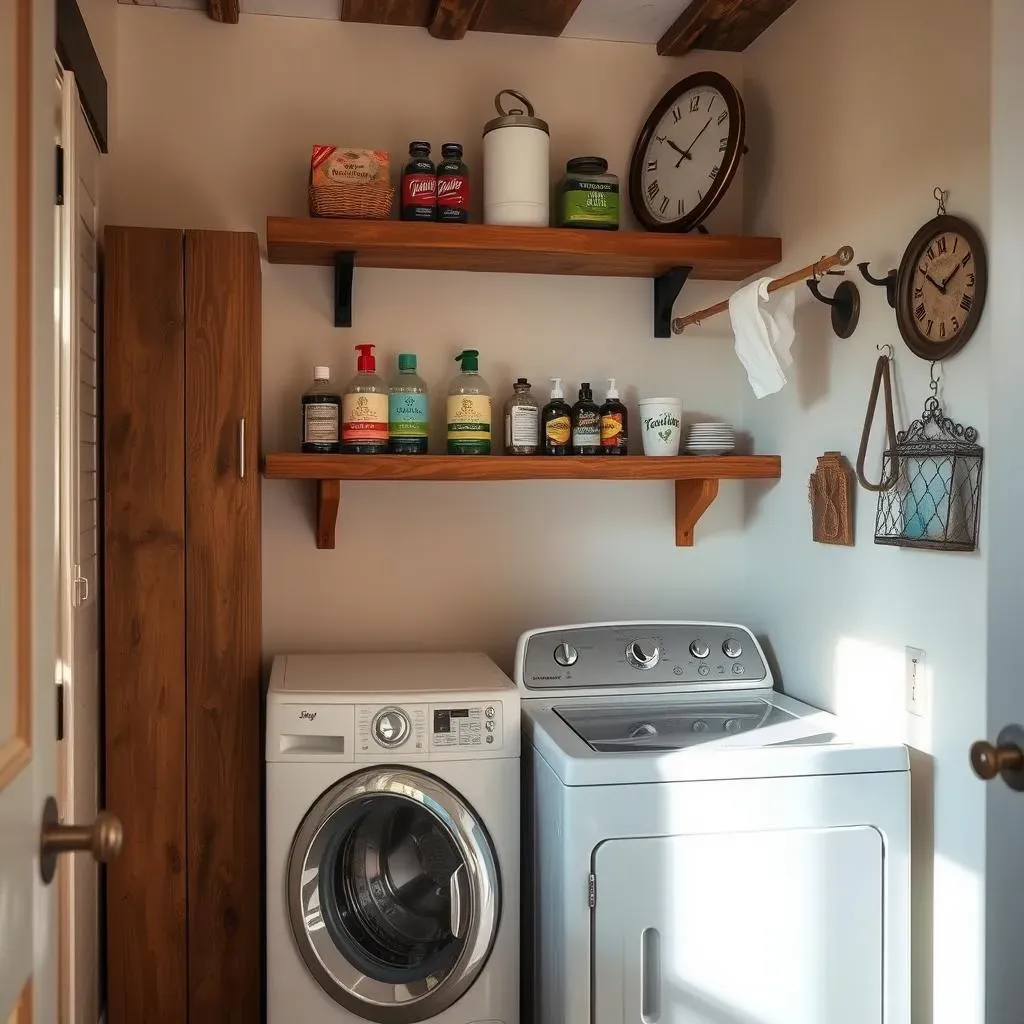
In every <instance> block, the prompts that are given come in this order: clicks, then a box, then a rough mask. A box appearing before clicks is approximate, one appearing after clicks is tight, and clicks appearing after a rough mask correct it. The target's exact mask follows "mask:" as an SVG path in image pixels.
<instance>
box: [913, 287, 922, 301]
mask: <svg viewBox="0 0 1024 1024" xmlns="http://www.w3.org/2000/svg"><path fill="white" fill-rule="evenodd" d="M923 295H924V289H923V288H915V289H914V298H915V299H920V298H921V297H922V296H923Z"/></svg>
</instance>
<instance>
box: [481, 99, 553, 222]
mask: <svg viewBox="0 0 1024 1024" xmlns="http://www.w3.org/2000/svg"><path fill="white" fill-rule="evenodd" d="M502 96H512V97H514V98H515V99H517V100H519V101H520V102H521V103H522V104H523V106H524V107H525V108H526V109H525V111H524V110H523V109H520V108H519V107H513V108H511V109H510V110H507V111H506V110H503V109H502V106H501V98H502ZM494 106H495V107H496V109H497V111H498V115H499V116H498V117H496V118H494V120H492V121H488V122H487V124H485V125H484V223H485V224H512V225H525V226H529V227H544V228H546V227H547V226H548V223H549V220H548V217H549V214H548V203H549V199H550V194H551V185H550V150H551V136H550V133H549V131H548V125H547V122H546V121H542V120H541V119H540V118H539V117H535V116H534V112H533V104H532V103H530V101H529V100H528V99H527V98H526V97H525V96H524V95H523V94H522V93H520V92H516V91H515V90H514V89H502V90H501V92H499V93H498V95H497V96H495V97H494Z"/></svg>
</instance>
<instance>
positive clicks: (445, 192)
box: [437, 142, 469, 224]
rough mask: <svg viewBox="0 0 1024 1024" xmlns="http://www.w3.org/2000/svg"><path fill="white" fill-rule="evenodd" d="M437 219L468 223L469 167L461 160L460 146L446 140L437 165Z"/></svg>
mask: <svg viewBox="0 0 1024 1024" xmlns="http://www.w3.org/2000/svg"><path fill="white" fill-rule="evenodd" d="M437 219H438V220H440V221H445V222H446V223H449V224H468V223H469V168H468V167H467V166H466V165H465V163H463V161H462V146H461V145H459V143H457V142H446V143H444V145H443V146H441V162H440V163H439V164H438V165H437Z"/></svg>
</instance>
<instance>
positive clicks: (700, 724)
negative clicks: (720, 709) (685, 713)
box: [690, 718, 708, 732]
mask: <svg viewBox="0 0 1024 1024" xmlns="http://www.w3.org/2000/svg"><path fill="white" fill-rule="evenodd" d="M690 728H692V729H693V731H694V732H707V731H708V723H707V722H705V721H704V719H703V718H698V719H697V721H696V722H694V723H693V725H692V726H691V727H690Z"/></svg>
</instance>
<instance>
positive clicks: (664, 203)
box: [661, 196, 672, 213]
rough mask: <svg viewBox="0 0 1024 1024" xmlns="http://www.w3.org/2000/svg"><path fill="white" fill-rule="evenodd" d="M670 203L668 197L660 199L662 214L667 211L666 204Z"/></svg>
mask: <svg viewBox="0 0 1024 1024" xmlns="http://www.w3.org/2000/svg"><path fill="white" fill-rule="evenodd" d="M670 202H672V200H671V199H669V197H668V196H662V197H661V212H662V213H664V212H665V211H666V210H667V209H668V204H669V203H670Z"/></svg>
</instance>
